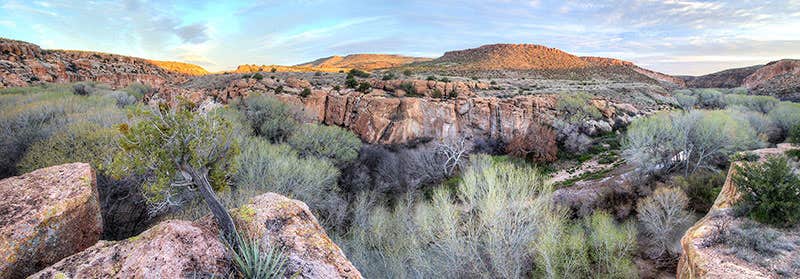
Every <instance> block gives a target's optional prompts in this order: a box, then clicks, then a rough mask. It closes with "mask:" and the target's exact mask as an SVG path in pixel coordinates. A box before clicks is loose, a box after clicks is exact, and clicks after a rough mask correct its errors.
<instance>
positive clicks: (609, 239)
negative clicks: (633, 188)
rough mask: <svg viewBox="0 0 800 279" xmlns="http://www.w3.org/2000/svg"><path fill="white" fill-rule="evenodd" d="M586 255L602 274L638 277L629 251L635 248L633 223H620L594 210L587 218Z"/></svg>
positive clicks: (614, 276) (617, 276)
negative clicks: (587, 238) (587, 246)
mask: <svg viewBox="0 0 800 279" xmlns="http://www.w3.org/2000/svg"><path fill="white" fill-rule="evenodd" d="M587 223H588V224H587V225H586V226H587V227H588V231H590V232H591V233H590V234H589V246H590V248H589V256H590V258H591V260H592V262H593V263H594V265H593V266H594V268H593V270H597V273H598V275H600V277H601V278H603V277H604V278H638V271H637V269H636V266H635V265H634V264H633V261H632V255H633V253H634V252H635V251H636V227H635V226H634V225H633V224H632V223H627V224H624V225H622V226H619V225H617V224H616V223H615V222H614V219H613V217H611V215H610V214H608V213H605V212H602V211H597V212H595V213H594V214H592V215H591V217H589V219H588V221H587Z"/></svg>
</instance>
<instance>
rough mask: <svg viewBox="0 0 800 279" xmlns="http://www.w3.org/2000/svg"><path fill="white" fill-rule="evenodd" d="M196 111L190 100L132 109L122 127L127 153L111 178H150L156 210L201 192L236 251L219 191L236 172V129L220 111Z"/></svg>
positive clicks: (119, 159) (146, 190)
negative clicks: (144, 176) (187, 194)
mask: <svg viewBox="0 0 800 279" xmlns="http://www.w3.org/2000/svg"><path fill="white" fill-rule="evenodd" d="M193 110H194V106H193V105H192V104H190V103H188V102H185V101H184V102H181V104H179V105H178V106H176V107H170V106H168V105H166V104H161V105H159V106H158V108H142V107H138V108H136V109H134V110H132V111H131V113H130V114H129V122H128V123H124V124H121V125H120V126H119V130H120V132H121V134H122V137H121V139H120V141H119V144H120V146H121V148H122V150H123V152H119V153H118V154H117V155H116V156H115V158H114V160H113V163H112V173H113V174H114V175H115V176H124V175H129V174H131V173H137V174H149V177H151V179H149V180H148V181H146V182H145V183H144V185H143V186H142V187H143V189H142V190H143V191H142V192H143V193H144V194H145V196H146V197H147V199H148V201H149V202H150V203H151V205H153V206H154V208H156V210H163V209H165V208H168V207H170V206H176V205H180V203H181V199H180V197H181V195H180V193H183V192H185V191H187V190H188V191H195V190H196V191H197V192H199V194H200V196H201V197H202V198H203V200H205V203H206V204H207V206H208V208H209V210H210V211H211V213H212V214H213V216H214V218H215V219H216V221H217V224H218V226H219V228H220V230H221V231H222V233H223V235H224V236H225V237H226V238H227V239H228V240H229V241H231V243H232V244H233V246H234V247H235V246H237V245H236V244H237V243H235V242H236V238H235V237H234V236H235V235H236V228H235V225H234V223H233V219H232V218H231V216H230V214H229V213H228V211H227V209H226V208H225V206H224V205H223V204H222V203H221V202H220V200H219V199H218V198H217V195H216V193H215V192H216V191H219V190H222V189H224V188H225V187H226V186H227V177H228V173H229V172H232V171H233V167H234V166H233V164H232V162H234V160H233V157H234V156H235V155H236V154H237V153H238V152H239V140H238V139H237V137H236V135H237V134H236V133H237V127H236V126H234V125H233V123H231V122H230V121H228V120H226V119H225V118H223V116H222V114H221V113H220V112H218V111H216V112H209V113H200V112H195V111H193ZM184 196H185V195H184Z"/></svg>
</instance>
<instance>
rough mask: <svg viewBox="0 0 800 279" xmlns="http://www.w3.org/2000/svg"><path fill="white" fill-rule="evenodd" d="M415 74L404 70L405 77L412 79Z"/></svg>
mask: <svg viewBox="0 0 800 279" xmlns="http://www.w3.org/2000/svg"><path fill="white" fill-rule="evenodd" d="M413 74H414V72H412V71H411V70H403V75H404V76H407V77H410V76H411V75H413Z"/></svg>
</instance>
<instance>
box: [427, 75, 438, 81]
mask: <svg viewBox="0 0 800 279" xmlns="http://www.w3.org/2000/svg"><path fill="white" fill-rule="evenodd" d="M425 80H428V81H436V76H428V77H426V78H425Z"/></svg>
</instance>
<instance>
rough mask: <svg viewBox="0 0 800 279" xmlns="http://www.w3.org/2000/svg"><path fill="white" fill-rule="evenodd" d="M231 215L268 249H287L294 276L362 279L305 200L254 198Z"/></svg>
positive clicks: (285, 251)
mask: <svg viewBox="0 0 800 279" xmlns="http://www.w3.org/2000/svg"><path fill="white" fill-rule="evenodd" d="M231 215H232V216H233V217H234V219H235V220H236V223H237V226H238V227H237V228H238V229H239V230H240V231H242V232H244V233H247V234H249V235H250V236H252V237H254V238H257V239H260V240H261V243H262V245H264V247H265V248H266V246H267V245H276V246H277V247H281V248H283V249H284V255H286V256H287V257H288V266H287V272H288V273H290V274H297V276H298V277H299V278H362V277H361V273H360V272H359V271H358V269H356V268H355V266H353V264H352V263H350V261H349V260H348V259H347V257H345V255H344V253H343V252H342V250H341V249H339V246H337V245H336V243H333V241H331V239H330V238H328V235H327V234H326V233H325V229H324V228H322V226H320V225H319V223H318V222H317V218H315V217H314V215H313V214H312V213H311V211H310V210H309V208H308V206H307V205H306V204H305V203H303V202H301V201H298V200H293V199H289V198H287V197H284V196H281V195H278V194H275V193H267V194H263V195H260V196H257V197H254V198H252V199H251V200H250V201H249V203H248V204H246V205H244V206H242V207H240V208H238V209H236V210H233V211H232V214H231Z"/></svg>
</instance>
